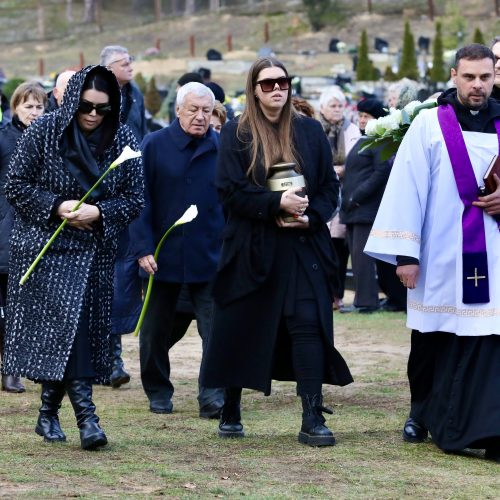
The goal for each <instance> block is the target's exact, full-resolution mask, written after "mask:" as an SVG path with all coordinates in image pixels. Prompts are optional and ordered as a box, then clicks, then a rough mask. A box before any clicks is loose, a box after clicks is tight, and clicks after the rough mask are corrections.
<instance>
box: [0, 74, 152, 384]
mask: <svg viewBox="0 0 500 500" xmlns="http://www.w3.org/2000/svg"><path fill="white" fill-rule="evenodd" d="M90 71H100V72H101V73H103V74H105V75H106V78H107V79H108V82H109V84H110V87H113V82H114V83H115V84H116V88H111V89H110V102H111V103H112V106H113V110H114V111H112V112H111V113H109V114H108V115H106V118H105V120H107V121H106V122H103V125H104V124H105V123H106V124H107V128H106V130H108V131H110V132H111V131H112V135H111V139H112V140H111V143H110V145H109V146H108V147H107V149H105V151H104V152H103V154H101V155H99V156H98V157H97V158H96V162H97V166H98V168H99V170H100V171H101V172H103V171H104V170H105V169H107V167H108V166H109V165H110V164H111V162H112V161H113V160H115V159H116V158H117V157H118V156H119V155H120V153H121V152H122V151H123V149H124V147H125V146H127V145H129V146H130V147H131V148H132V149H134V150H137V149H138V147H139V145H138V143H137V140H136V139H135V137H134V135H133V134H132V132H131V131H130V129H129V128H128V127H127V126H125V125H120V124H119V119H118V116H119V102H120V101H119V88H118V83H117V82H116V79H114V77H112V74H111V73H110V72H109V74H108V70H106V69H105V68H103V67H102V66H100V67H95V66H94V67H88V68H85V69H83V70H81V71H79V72H78V73H77V74H76V75H74V76H73V77H72V78H71V80H70V82H69V84H68V87H67V89H66V92H65V94H64V102H63V104H62V106H61V107H60V108H59V109H58V110H57V111H53V112H51V113H47V114H45V115H44V116H42V117H40V118H38V119H37V120H36V121H35V122H34V123H33V124H31V125H30V126H29V127H28V129H27V130H26V132H25V133H24V134H23V135H22V136H21V139H20V140H19V142H18V145H17V148H16V150H15V152H14V153H13V155H12V159H11V162H10V165H9V173H8V177H7V183H6V186H5V194H6V197H7V199H8V200H9V202H10V203H11V204H12V206H13V207H14V209H15V218H14V227H13V229H12V235H11V255H10V262H9V286H8V297H9V300H8V304H7V330H6V337H5V353H4V358H3V362H4V365H3V373H4V374H6V375H22V376H24V377H27V378H30V379H34V380H62V379H63V377H64V373H65V369H66V366H67V363H68V358H69V354H70V352H71V349H72V345H73V342H74V339H75V335H76V332H77V327H78V323H79V320H80V318H81V317H82V314H83V311H84V310H85V312H86V313H87V314H88V323H89V326H88V340H89V345H90V358H91V363H92V367H93V370H94V373H95V380H94V381H95V382H97V383H106V382H107V381H109V375H110V372H111V365H110V356H109V335H110V330H111V302H112V297H113V264H114V260H115V256H116V251H117V245H118V236H119V235H120V233H121V231H122V230H123V229H124V227H126V226H127V224H128V223H129V222H130V220H131V219H132V218H133V217H135V216H136V215H138V213H139V211H140V209H141V208H142V206H143V204H144V186H143V173H142V163H141V160H140V158H138V159H135V160H128V161H126V162H125V163H123V164H122V165H119V166H118V167H117V168H115V169H114V170H112V171H111V173H110V174H109V175H108V176H107V177H106V178H105V180H104V181H103V184H102V192H103V196H102V198H101V199H100V200H99V201H97V202H95V205H96V206H97V207H98V208H99V211H100V213H101V219H100V221H99V224H96V225H95V226H94V228H93V229H92V230H80V229H76V228H72V227H70V226H66V227H65V228H64V229H63V230H62V231H61V233H60V234H59V235H58V236H57V238H56V239H55V240H54V242H53V243H52V245H51V246H50V247H49V250H48V251H47V253H46V254H45V255H44V256H43V258H42V259H41V260H40V262H39V263H38V266H37V267H36V269H35V270H34V272H33V274H32V275H31V276H30V277H29V279H28V280H27V282H26V283H25V284H24V285H20V284H19V282H20V279H21V277H22V276H23V274H24V273H25V272H26V270H27V269H28V267H29V265H30V264H31V262H32V261H33V260H34V259H35V257H36V256H37V255H38V253H39V251H40V250H41V249H42V247H43V246H44V245H45V243H46V242H47V241H48V240H49V238H50V237H51V236H52V234H53V233H54V231H55V229H56V228H57V227H58V226H59V223H60V220H58V218H57V217H54V210H55V208H56V207H57V206H58V203H59V201H60V200H61V199H62V200H78V199H80V198H81V197H82V196H83V195H84V194H85V190H84V189H83V188H82V187H81V185H80V184H79V183H78V182H77V181H76V179H75V177H74V176H73V175H72V174H71V173H70V170H69V169H68V168H67V166H66V164H65V162H64V160H63V156H62V153H61V148H60V145H61V139H62V137H63V133H64V131H65V130H66V128H67V127H68V125H69V124H70V123H71V121H72V120H73V119H75V114H76V112H77V107H78V103H79V101H80V94H81V89H82V86H83V83H84V80H85V77H86V76H87V74H88V73H89V72H90Z"/></svg>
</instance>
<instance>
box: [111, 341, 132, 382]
mask: <svg viewBox="0 0 500 500" xmlns="http://www.w3.org/2000/svg"><path fill="white" fill-rule="evenodd" d="M110 342H111V345H110V356H111V367H112V372H111V377H110V383H111V387H113V388H114V389H117V388H118V387H120V386H121V385H123V384H128V383H129V382H130V375H129V374H128V373H127V372H126V371H125V369H124V367H123V359H122V357H121V356H122V337H121V335H111V340H110Z"/></svg>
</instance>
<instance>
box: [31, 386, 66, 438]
mask: <svg viewBox="0 0 500 500" xmlns="http://www.w3.org/2000/svg"><path fill="white" fill-rule="evenodd" d="M64 392H65V389H64V382H42V394H41V399H42V406H41V407H40V414H39V415H38V421H37V423H36V427H35V432H36V433H37V434H38V435H39V436H43V440H44V441H46V442H47V443H51V442H54V441H66V436H65V435H64V432H63V431H62V429H61V426H60V424H59V417H58V412H59V408H61V401H62V400H63V398H64Z"/></svg>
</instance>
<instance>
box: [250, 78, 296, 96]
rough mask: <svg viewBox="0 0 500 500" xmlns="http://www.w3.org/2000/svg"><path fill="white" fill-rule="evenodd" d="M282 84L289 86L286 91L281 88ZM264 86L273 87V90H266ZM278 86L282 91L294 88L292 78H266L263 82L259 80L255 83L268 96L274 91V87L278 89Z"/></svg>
mask: <svg viewBox="0 0 500 500" xmlns="http://www.w3.org/2000/svg"><path fill="white" fill-rule="evenodd" d="M282 83H286V84H287V87H286V88H285V89H284V88H282V87H281V84H282ZM262 84H264V85H266V84H269V85H272V88H271V89H270V90H265V89H264V87H263V86H262ZM276 84H278V87H279V89H280V90H281V91H283V90H290V89H291V87H292V78H291V77H290V76H280V77H279V78H264V79H263V80H259V81H258V82H256V83H255V85H260V89H261V90H262V92H265V93H266V94H267V93H269V92H272V91H273V90H274V87H276Z"/></svg>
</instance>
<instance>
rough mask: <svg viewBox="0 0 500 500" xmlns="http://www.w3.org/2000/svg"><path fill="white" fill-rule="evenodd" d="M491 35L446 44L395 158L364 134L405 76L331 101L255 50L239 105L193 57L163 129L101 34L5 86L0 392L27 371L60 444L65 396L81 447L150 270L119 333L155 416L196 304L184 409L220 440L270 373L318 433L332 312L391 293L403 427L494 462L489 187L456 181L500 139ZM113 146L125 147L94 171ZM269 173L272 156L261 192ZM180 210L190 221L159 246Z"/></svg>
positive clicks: (94, 436)
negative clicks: (246, 396)
mask: <svg viewBox="0 0 500 500" xmlns="http://www.w3.org/2000/svg"><path fill="white" fill-rule="evenodd" d="M496 53H498V55H499V56H500V43H499V42H498V40H495V41H494V43H493V45H492V50H490V49H489V48H488V47H486V46H483V45H477V44H473V45H471V46H467V47H464V48H462V49H460V50H459V51H458V52H457V56H456V60H455V65H454V67H453V69H452V70H451V80H452V82H453V85H452V88H450V89H448V90H446V91H445V92H443V93H442V94H440V95H439V97H438V98H437V107H436V108H435V109H434V110H431V111H429V112H428V113H426V114H425V115H424V113H422V117H420V116H419V117H417V118H416V119H415V123H413V124H412V126H411V127H410V129H409V131H408V133H407V136H406V137H405V138H404V140H403V142H402V144H401V147H400V150H399V151H398V153H397V155H396V156H393V157H391V158H386V157H384V155H383V154H382V150H381V148H380V147H370V148H364V146H365V141H366V135H365V128H366V125H367V122H368V121H369V120H371V119H378V118H381V117H383V116H386V115H387V114H388V113H389V111H390V109H391V108H402V107H403V106H404V105H405V104H407V103H408V102H409V101H411V100H415V99H416V98H417V94H416V90H415V89H414V87H411V86H408V85H405V84H399V85H393V86H391V87H390V88H389V89H388V92H387V95H386V97H385V99H384V100H381V99H379V98H378V97H377V96H375V95H369V94H367V95H363V96H361V97H360V98H359V99H358V100H357V102H350V101H349V99H348V98H347V97H346V95H345V93H344V92H343V90H342V89H341V88H340V87H338V86H331V87H328V88H326V89H325V90H324V91H323V92H322V93H321V95H320V97H319V109H314V108H313V106H311V104H310V103H309V102H307V100H305V99H303V98H302V97H301V96H299V95H292V94H293V92H292V78H291V77H290V75H289V73H288V71H287V69H286V67H285V65H284V64H283V63H282V62H280V61H279V60H277V59H275V58H273V57H264V58H260V59H258V60H257V61H255V62H254V63H253V65H252V66H251V68H250V70H249V72H248V74H247V78H246V88H245V97H246V106H245V108H244V110H243V112H242V113H241V114H240V115H239V116H236V117H235V116H234V113H233V110H232V109H231V106H230V105H229V104H227V103H226V96H225V93H224V90H223V88H222V87H221V86H220V85H218V84H217V83H215V82H213V81H211V80H210V74H206V73H203V74H200V73H186V74H184V75H183V76H181V77H180V78H179V79H178V82H177V89H176V91H175V96H173V98H172V96H169V107H170V111H169V113H170V116H171V120H170V123H169V124H168V126H166V127H161V126H160V127H158V126H154V127H152V126H151V122H150V121H148V120H147V118H146V114H147V113H146V110H145V106H144V99H143V96H142V94H141V92H140V91H139V89H138V87H137V85H136V84H135V83H134V81H133V70H132V62H133V58H132V57H131V56H130V54H129V52H128V50H127V49H126V48H124V47H121V46H117V45H113V46H107V47H105V48H104V49H103V50H102V52H101V56H100V61H99V64H96V65H91V66H87V67H86V68H83V69H81V70H79V71H64V72H62V73H60V74H59V76H58V77H57V79H56V81H55V85H54V88H53V90H52V91H51V92H50V93H49V94H48V95H47V93H46V92H45V90H44V89H43V88H42V87H41V85H40V84H39V83H37V82H34V81H30V82H26V83H22V84H21V85H19V86H18V87H17V88H16V89H15V91H14V92H13V94H12V97H11V99H10V110H7V109H6V108H5V109H4V110H3V111H4V112H3V116H2V124H3V126H2V128H1V129H0V305H1V309H0V311H1V321H2V322H1V324H0V335H1V338H0V345H1V346H2V349H1V355H2V390H3V391H6V392H10V393H21V392H24V391H25V387H24V385H23V383H22V381H21V377H24V378H27V379H29V380H32V381H34V382H36V383H38V384H40V388H41V401H42V404H41V407H40V410H39V415H38V420H37V422H36V427H35V432H36V433H37V434H38V435H39V436H41V437H43V439H44V441H47V442H53V441H65V440H66V436H65V434H64V431H63V430H62V428H61V425H60V422H59V418H58V411H59V408H60V407H61V403H62V401H63V398H64V396H65V395H66V394H67V396H68V399H69V400H70V402H71V405H72V407H73V409H74V413H75V417H76V421H77V425H78V428H79V430H80V439H81V446H82V448H84V449H89V450H92V449H97V448H99V447H101V446H104V445H106V444H107V437H106V435H105V433H104V431H103V429H102V427H101V426H100V424H99V418H98V416H97V415H96V408H95V405H94V403H93V397H92V387H93V385H94V384H104V385H110V386H112V387H113V388H115V389H118V388H120V387H121V386H123V385H124V384H127V383H129V381H130V375H129V373H128V372H127V371H126V367H125V366H124V362H123V359H122V343H121V337H122V335H124V334H128V333H130V332H132V331H133V330H134V329H135V327H136V324H137V321H138V318H139V315H140V312H141V309H142V305H143V297H144V295H145V293H146V289H147V284H148V279H149V277H150V276H154V280H153V287H152V291H151V295H150V296H149V307H148V309H147V312H146V315H145V318H144V322H143V323H142V326H141V331H140V337H139V356H140V373H141V382H142V386H143V388H144V392H145V394H146V396H147V398H148V401H149V408H150V410H151V412H153V413H157V414H170V413H172V412H173V411H174V405H173V394H174V387H173V384H172V382H171V380H170V360H169V350H170V348H171V347H172V346H173V345H175V343H176V342H178V341H179V340H180V339H182V337H183V336H184V334H185V333H186V331H187V329H188V327H189V325H190V323H191V322H192V321H193V320H196V325H197V329H198V332H199V334H200V337H201V342H202V352H203V354H202V362H201V367H200V376H199V390H198V402H199V416H200V417H201V418H209V419H218V421H219V427H218V433H219V436H220V437H222V438H226V437H230V438H239V437H243V436H244V434H245V433H244V427H243V423H242V417H241V399H242V389H243V388H246V389H253V390H257V391H261V392H263V393H264V394H265V395H270V393H271V381H272V380H273V379H274V380H290V381H295V382H296V383H297V395H298V396H299V397H300V399H301V402H302V425H301V428H300V431H299V434H298V440H299V442H301V443H303V444H306V445H310V446H332V445H334V444H335V436H334V434H333V432H332V431H331V430H330V429H329V428H328V427H327V425H326V420H325V417H324V415H323V414H325V413H326V414H331V413H332V412H331V410H330V409H329V408H328V407H327V406H326V404H325V402H324V401H323V392H322V386H323V384H333V385H339V386H344V385H347V384H350V383H351V382H353V378H352V376H351V373H350V370H349V368H348V366H347V364H346V362H345V361H344V359H343V357H342V355H341V354H340V353H339V351H337V349H336V347H335V344H334V335H333V332H334V328H333V312H332V311H338V312H339V313H351V314H370V313H376V312H378V311H389V312H395V311H402V312H407V314H408V327H409V328H411V329H412V337H411V353H410V359H409V363H408V377H409V381H410V393H411V409H410V414H409V417H408V419H407V421H406V422H405V424H404V427H403V439H404V440H405V441H407V442H411V443H419V442H423V441H425V440H426V439H427V438H428V435H429V433H430V434H431V436H432V439H433V440H434V441H435V442H436V444H437V445H438V446H439V447H440V448H441V449H443V450H445V451H447V452H454V451H461V450H463V449H464V448H479V449H484V450H485V456H486V458H489V459H492V460H496V461H497V462H498V461H500V406H499V404H500V398H498V384H499V383H500V345H499V339H500V326H498V325H500V322H499V321H498V319H499V318H498V316H499V315H500V312H499V311H500V303H498V304H497V302H500V288H498V287H499V286H500V285H498V284H497V283H500V276H498V277H497V276H496V274H497V273H500V268H499V266H498V261H497V260H495V257H496V255H495V254H496V253H498V251H499V250H498V248H500V245H499V243H500V241H499V238H500V236H499V234H498V233H499V228H500V223H499V222H498V220H499V219H498V217H499V216H500V201H499V200H500V187H498V189H497V191H498V193H497V191H493V192H490V193H484V192H481V193H480V194H478V191H477V188H478V186H477V183H476V179H479V180H480V179H481V177H482V175H483V174H484V171H485V170H486V167H487V166H488V163H489V162H490V159H491V158H490V157H491V156H492V155H493V154H498V145H499V144H500V104H498V103H497V101H496V98H495V97H496V94H497V93H500V91H499V90H498V89H500V65H499V64H498V57H497V56H495V54H496ZM497 66H499V68H497ZM497 71H498V73H497ZM495 84H497V85H498V87H496V86H495ZM9 115H10V116H9ZM440 127H441V128H440ZM497 135H498V140H497ZM450 137H451V139H450ZM450 143H452V144H455V146H453V147H451V146H450ZM457 144H459V145H460V147H459V146H457ZM126 146H129V147H130V148H131V149H132V150H134V151H140V152H141V156H140V157H135V158H130V159H128V160H127V161H125V162H124V163H123V164H122V165H120V166H118V167H117V168H115V169H113V170H112V171H111V173H110V174H109V175H107V176H106V177H105V178H104V180H103V181H102V182H100V183H99V182H98V181H99V179H100V178H101V176H102V174H103V173H104V172H105V171H106V170H107V168H108V167H109V165H110V164H111V163H112V162H113V161H114V160H115V159H116V158H117V157H119V156H120V154H121V153H122V151H123V150H124V148H125V147H126ZM456 151H459V154H458V156H457V154H456ZM490 153H491V154H490ZM467 155H469V157H470V161H469V157H468V156H467ZM466 160H467V161H466ZM417 163H418V164H417ZM464 165H465V166H464ZM286 169H288V170H286ZM276 172H291V173H288V174H284V175H285V178H284V181H283V182H282V183H281V184H280V187H276V181H271V178H272V175H273V174H275V173H276ZM464 172H465V173H464ZM282 177H283V175H282ZM298 178H300V179H302V180H301V181H300V182H299V183H298V184H297V183H296V182H298V181H297V179H298ZM463 179H467V180H463ZM495 181H496V182H497V183H498V186H500V179H498V178H495ZM450 185H451V187H450ZM87 192H90V196H88V197H87V198H86V199H85V201H84V202H83V203H81V204H78V202H79V200H80V199H81V198H82V197H83V196H84V195H85V194H86V193H87ZM77 204H78V205H77ZM191 205H196V207H197V211H198V215H197V217H196V218H195V219H194V220H193V221H191V222H189V223H186V224H184V225H182V226H181V227H178V228H175V229H174V230H173V231H172V232H171V234H170V235H169V238H168V241H167V243H166V245H165V246H164V247H163V248H162V249H161V251H160V252H157V251H156V249H157V245H158V243H159V242H160V240H161V239H162V237H163V235H164V233H165V231H166V230H167V229H168V228H169V227H170V226H172V225H173V224H174V223H175V222H176V221H178V219H179V218H180V217H181V216H182V215H183V214H184V212H185V211H186V209H187V208H188V207H189V206H191ZM464 207H465V208H464ZM462 212H463V214H462ZM466 219H467V220H466ZM62 221H66V222H65V224H66V225H65V227H64V229H63V230H62V231H61V232H60V233H59V234H58V236H57V237H56V238H55V239H54V240H53V242H52V243H51V245H50V246H49V247H48V249H47V251H46V253H45V254H44V256H43V257H42V258H41V259H40V261H39V262H38V263H37V266H36V267H35V269H34V271H33V272H32V273H31V274H30V276H29V278H28V279H26V280H25V281H24V278H23V276H24V275H25V273H26V271H27V269H28V268H29V267H30V264H31V263H32V262H33V261H34V260H35V259H36V258H37V255H38V253H39V252H40V250H41V249H42V247H43V246H44V245H45V244H46V243H47V241H48V240H49V239H50V238H51V236H52V235H53V234H54V232H55V231H56V230H57V228H58V226H59V225H60V224H61V222H62ZM471 228H472V229H471ZM477 241H479V242H480V243H477ZM481 242H482V243H481ZM457 246H462V251H460V248H457ZM487 252H488V253H487ZM22 278H23V280H22ZM347 280H351V283H352V288H353V290H354V295H353V300H352V303H349V304H346V303H345V302H344V298H345V289H346V281H347ZM21 281H23V284H21ZM471 287H472V288H471ZM462 288H463V294H462ZM349 302H351V301H349Z"/></svg>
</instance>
